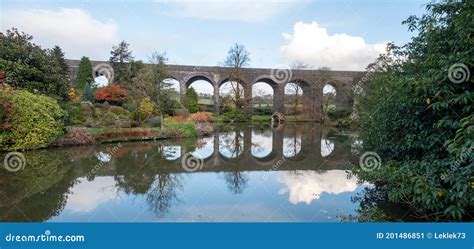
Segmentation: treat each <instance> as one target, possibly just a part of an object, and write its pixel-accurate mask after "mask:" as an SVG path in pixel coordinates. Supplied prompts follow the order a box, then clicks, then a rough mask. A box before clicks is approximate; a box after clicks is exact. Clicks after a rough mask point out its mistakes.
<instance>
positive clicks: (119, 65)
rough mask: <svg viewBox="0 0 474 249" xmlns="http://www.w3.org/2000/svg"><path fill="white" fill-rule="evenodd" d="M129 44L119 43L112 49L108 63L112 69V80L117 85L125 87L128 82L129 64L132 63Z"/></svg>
mask: <svg viewBox="0 0 474 249" xmlns="http://www.w3.org/2000/svg"><path fill="white" fill-rule="evenodd" d="M129 45H130V44H128V43H127V42H125V41H121V42H120V43H119V44H118V45H117V46H113V47H112V51H110V59H109V61H110V62H111V63H112V66H113V69H114V80H115V82H116V83H117V84H118V85H125V82H127V81H128V80H129V77H128V76H129V73H130V72H129V71H130V64H129V62H132V61H133V56H132V51H131V50H130V49H129V48H128V46H129Z"/></svg>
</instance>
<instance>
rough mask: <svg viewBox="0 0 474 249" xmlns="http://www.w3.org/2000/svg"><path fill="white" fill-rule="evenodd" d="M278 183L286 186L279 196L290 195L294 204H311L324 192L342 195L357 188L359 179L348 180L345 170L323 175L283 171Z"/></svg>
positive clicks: (328, 172) (311, 172)
mask: <svg viewBox="0 0 474 249" xmlns="http://www.w3.org/2000/svg"><path fill="white" fill-rule="evenodd" d="M278 181H279V182H280V183H283V184H285V185H286V186H285V187H284V188H283V189H281V190H280V191H279V194H285V193H289V201H290V202H291V203H292V204H298V203H300V202H304V203H306V204H310V203H311V202H312V201H313V200H316V199H319V197H320V195H321V193H323V192H325V193H329V194H340V193H343V192H352V191H354V190H356V188H357V178H355V177H352V178H351V179H347V173H346V171H345V170H329V171H326V172H324V173H321V174H319V173H317V172H315V171H301V170H300V171H296V172H293V171H291V172H290V171H281V172H278Z"/></svg>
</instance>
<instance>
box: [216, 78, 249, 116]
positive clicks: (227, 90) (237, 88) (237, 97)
mask: <svg viewBox="0 0 474 249" xmlns="http://www.w3.org/2000/svg"><path fill="white" fill-rule="evenodd" d="M245 93H246V92H245V89H244V84H243V83H240V82H238V81H229V80H227V81H222V82H221V84H219V103H220V107H221V110H220V111H221V112H227V111H230V110H232V109H233V108H237V109H242V108H244V106H245Z"/></svg>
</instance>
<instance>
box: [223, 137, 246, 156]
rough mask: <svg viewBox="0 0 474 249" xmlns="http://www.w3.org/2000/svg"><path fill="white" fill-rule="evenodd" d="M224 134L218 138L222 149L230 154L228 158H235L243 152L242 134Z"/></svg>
mask: <svg viewBox="0 0 474 249" xmlns="http://www.w3.org/2000/svg"><path fill="white" fill-rule="evenodd" d="M233 133H234V136H232V133H227V134H224V136H221V137H220V138H219V140H220V141H222V144H223V146H222V148H223V149H227V150H229V151H230V152H231V155H230V158H235V157H238V156H239V155H241V154H242V153H243V152H244V134H243V132H233Z"/></svg>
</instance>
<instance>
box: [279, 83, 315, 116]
mask: <svg viewBox="0 0 474 249" xmlns="http://www.w3.org/2000/svg"><path fill="white" fill-rule="evenodd" d="M309 88H310V85H309V83H308V82H306V81H304V80H293V81H290V82H288V83H287V84H285V88H284V99H283V101H284V103H285V113H286V114H287V115H296V116H297V115H301V114H302V113H303V112H304V110H303V109H304V105H305V102H306V101H307V99H308V98H307V96H308V94H309V92H310V91H309Z"/></svg>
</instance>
